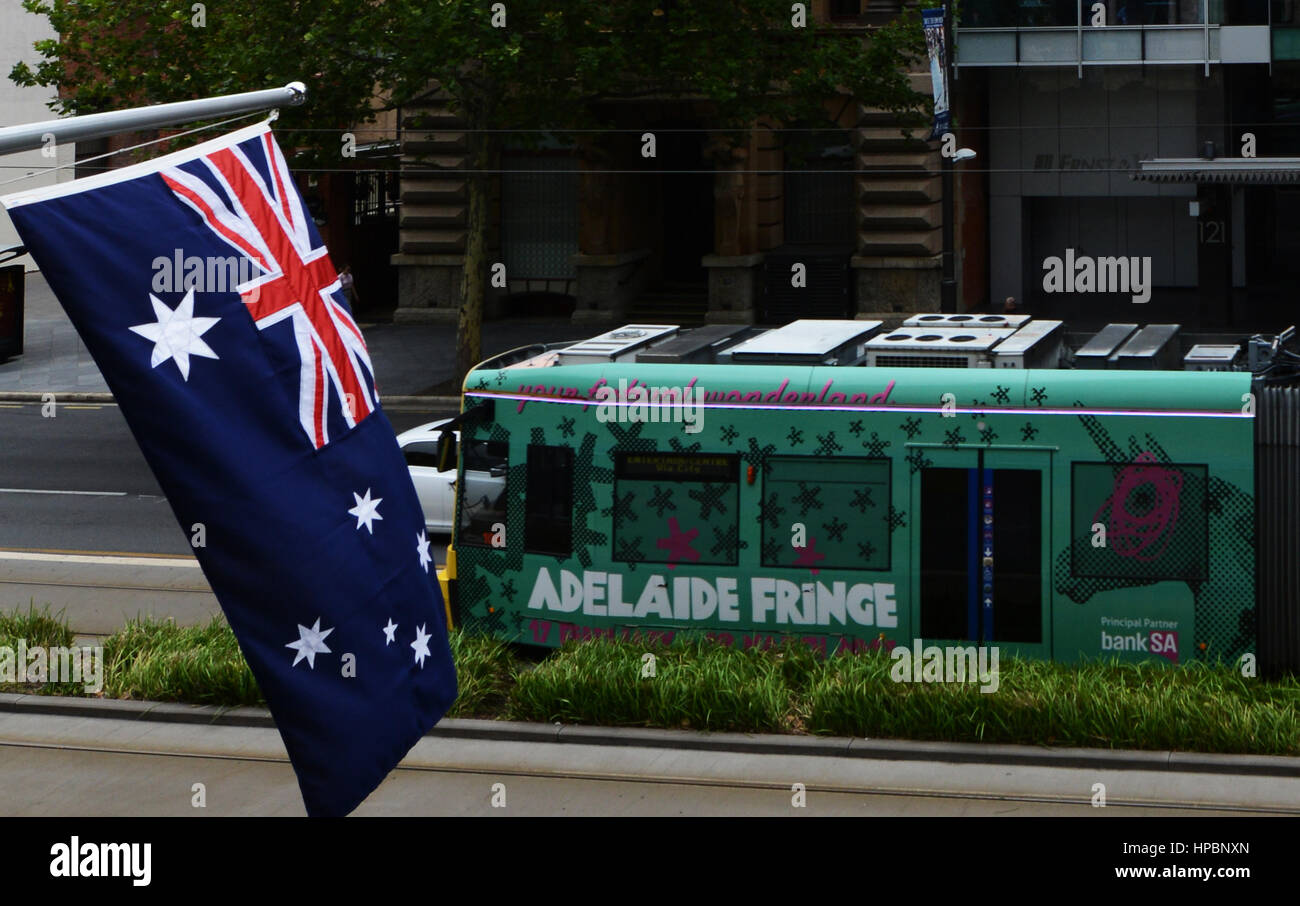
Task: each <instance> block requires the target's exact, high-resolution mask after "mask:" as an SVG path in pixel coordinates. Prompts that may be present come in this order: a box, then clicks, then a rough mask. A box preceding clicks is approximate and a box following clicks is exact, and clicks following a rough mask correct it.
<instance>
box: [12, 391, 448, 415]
mask: <svg viewBox="0 0 1300 906" xmlns="http://www.w3.org/2000/svg"><path fill="white" fill-rule="evenodd" d="M51 393H52V394H54V401H55V402H58V403H114V404H115V403H116V402H117V399H116V398H115V397H114V396H113V394H111V393H107V392H104V391H97V392H90V391H85V390H0V402H8V403H43V402H45V397H46V395H47V394H51ZM380 402H381V403H382V404H383V405H384V407H385V408H388V409H394V410H399V409H402V408H407V407H413V408H420V409H454V410H456V411H460V397H458V396H409V395H408V396H384V397H381V398H380Z"/></svg>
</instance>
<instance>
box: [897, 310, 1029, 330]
mask: <svg viewBox="0 0 1300 906" xmlns="http://www.w3.org/2000/svg"><path fill="white" fill-rule="evenodd" d="M1031 317H1032V316H1030V315H940V314H928V315H912V317H910V318H908V319H907V320H906V321H904V322H903V326H904V327H965V328H968V329H980V330H982V329H984V328H986V327H1023V326H1024V325H1025V324H1026V323H1027V322H1028V321H1029V320H1030V319H1031Z"/></svg>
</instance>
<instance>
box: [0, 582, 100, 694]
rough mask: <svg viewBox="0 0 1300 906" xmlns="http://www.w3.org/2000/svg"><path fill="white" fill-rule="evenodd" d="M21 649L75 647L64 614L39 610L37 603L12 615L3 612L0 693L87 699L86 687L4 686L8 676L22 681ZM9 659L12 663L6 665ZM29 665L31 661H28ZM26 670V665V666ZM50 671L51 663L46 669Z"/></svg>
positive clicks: (0, 618) (0, 616) (68, 684)
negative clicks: (71, 696)
mask: <svg viewBox="0 0 1300 906" xmlns="http://www.w3.org/2000/svg"><path fill="white" fill-rule="evenodd" d="M20 646H21V647H22V648H26V649H28V650H30V649H32V648H37V647H40V648H45V649H47V650H48V649H50V648H70V647H72V630H71V629H69V628H68V624H67V620H66V619H65V618H64V616H63V613H62V611H60V612H59V613H58V614H52V613H50V609H49V607H48V606H46V607H44V608H42V609H40V610H37V609H36V603H35V602H34V601H33V602H30V603H29V604H28V605H27V610H26V611H24V610H23V609H22V608H21V607H16V608H14V611H13V613H3V612H0V692H18V693H24V694H28V695H31V694H36V695H84V694H85V684H84V683H71V682H59V683H49V682H42V683H23V682H5V681H4V677H5V676H6V675H9V676H12V677H13V678H14V679H15V680H17V679H19V678H20V677H19V664H18V656H19V651H20ZM6 658H8V659H10V660H8V661H7V662H6ZM29 663H30V661H29ZM23 666H24V667H25V666H27V665H26V664H24V665H23ZM45 669H47V670H48V663H47V664H46V665H45ZM23 677H24V678H25V677H26V672H25V671H24V672H23Z"/></svg>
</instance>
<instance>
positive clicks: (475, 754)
mask: <svg viewBox="0 0 1300 906" xmlns="http://www.w3.org/2000/svg"><path fill="white" fill-rule="evenodd" d="M0 750H2V751H3V753H4V756H3V757H0V789H4V790H9V791H15V792H17V793H18V794H19V795H20V796H21V797H23V798H22V802H23V803H25V804H23V805H22V808H33V809H35V808H38V807H43V803H47V802H48V801H52V799H51V797H53V798H54V799H58V798H60V797H63V798H67V797H68V796H69V793H68V792H67V791H66V790H65V789H63V787H64V786H66V785H67V784H74V785H77V784H84V785H86V786H87V788H88V789H92V790H93V791H100V790H103V791H104V792H103V794H102V795H105V796H109V797H110V802H109V804H108V805H106V806H105V807H103V808H98V809H97V808H90V809H88V810H87V811H84V812H82V813H87V814H155V813H159V809H162V811H164V812H165V811H166V809H167V808H177V809H179V808H180V806H178V805H176V803H173V802H172V801H171V798H168V799H167V802H165V803H162V804H160V803H159V801H157V800H158V799H159V797H164V796H165V797H173V796H174V794H175V790H173V789H172V788H171V787H172V786H174V785H175V784H173V783H171V782H167V781H158V780H156V778H168V777H176V778H181V779H182V780H183V782H184V789H186V790H188V789H189V784H191V783H192V782H194V781H195V780H198V781H204V782H210V783H212V784H213V785H216V784H217V783H218V782H219V783H222V784H234V783H235V781H234V778H240V780H239V785H238V786H237V788H236V786H231V787H229V788H226V789H225V790H224V792H222V793H221V794H220V795H221V797H222V800H223V801H227V802H234V801H241V802H242V801H243V800H242V799H241V798H240V797H245V796H247V797H252V796H253V791H255V790H257V789H261V790H262V793H261V794H260V795H267V791H273V792H274V793H275V795H276V796H280V794H282V793H284V787H285V785H286V784H287V785H288V786H289V789H290V790H292V784H293V780H292V778H293V772H292V769H291V766H290V764H289V761H288V759H287V757H286V755H285V753H284V749H283V744H282V742H281V741H280V738H279V734H278V733H277V732H276V731H275V730H274V729H271V728H263V727H256V728H254V727H231V726H213V725H202V724H200V725H194V724H189V725H178V724H171V723H167V722H160V721H156V720H151V719H148V718H142V719H137V720H114V719H99V718H68V717H56V716H52V715H42V716H35V715H22V716H20V715H8V714H0ZM42 766H45V768H48V770H46V769H44V768H42ZM33 777H39V780H38V781H37V785H36V787H35V788H32V789H28V786H29V785H30V784H31V783H32V778H33ZM177 782H180V781H177ZM1098 782H1101V783H1104V784H1105V786H1106V788H1107V790H1109V794H1108V795H1107V797H1106V801H1105V807H1104V808H1094V807H1093V801H1092V793H1091V791H1092V789H1093V787H1094V784H1096V783H1098ZM92 783H93V786H91V784H92ZM495 784H504V785H505V787H507V788H509V789H510V790H511V791H512V794H511V795H512V797H515V798H513V799H512V802H523V803H524V804H525V805H526V810H527V812H528V813H529V814H547V813H552V812H553V813H566V814H587V813H591V814H602V813H604V812H603V811H602V809H603V808H606V807H607V806H608V807H610V808H616V809H621V810H624V811H628V810H631V811H632V812H636V813H650V812H653V813H661V812H662V813H677V814H695V813H699V814H706V813H707V814H727V813H731V812H729V811H728V809H730V808H732V807H733V806H734V809H735V813H736V814H756V813H762V814H785V813H786V811H785V810H786V809H788V808H790V801H791V795H792V789H793V786H792V785H794V786H798V788H799V790H800V792H801V794H802V796H803V797H805V798H806V799H807V802H808V803H809V812H808V813H809V814H843V815H849V814H858V815H861V814H900V815H902V814H920V813H924V814H988V815H995V814H1011V813H1016V814H1036V815H1037V814H1041V815H1060V814H1080V813H1083V814H1090V815H1139V814H1145V815H1166V816H1168V815H1187V816H1209V815H1222V816H1228V815H1236V816H1260V817H1263V816H1291V817H1294V816H1296V815H1300V781H1296V780H1292V779H1289V778H1280V777H1250V776H1246V775H1219V776H1217V777H1207V775H1204V774H1196V773H1191V772H1171V771H1168V770H1160V771H1145V770H1131V769H1121V768H1109V767H1105V766H1096V767H1088V768H1067V767H1053V768H1042V767H1018V766H1012V765H1006V764H983V763H980V764H956V763H949V762H943V761H936V760H928V761H927V760H915V759H912V760H899V761H878V760H870V761H868V760H858V759H845V758H842V757H834V756H831V757H827V756H825V755H818V754H808V753H803V754H791V755H778V754H751V753H743V752H735V751H731V752H716V751H701V750H694V751H692V750H688V749H664V748H657V749H652V748H646V747H644V746H640V745H637V744H635V743H629V744H627V745H617V746H614V745H593V744H590V743H588V744H580V743H568V744H556V743H543V742H535V741H521V740H517V739H515V740H512V739H490V740H489V739H468V738H457V737H454V736H452V737H440V736H437V735H436V734H435V735H432V736H428V737H425V738H423V739H422V740H420V742H419V743H417V745H416V746H415V748H413V749H412V750H411V752H410V753H409V754H408V755H407V757H406V758H405V759H404V760H403V762H402V763H401V764H400V765H398V767H397V768H396V769H395V771H394V772H393V774H392V775H391V776H390V778H389V780H388V781H386V782H385V784H384V785H383V786H382V787H381V788H380V790H379V791H377V792H376V794H375V795H374V797H372V801H370V802H369V804H368V806H367V808H368V809H370V810H371V811H370V813H374V814H390V813H391V814H396V813H400V814H425V813H442V812H443V811H444V810H446V809H451V810H452V811H457V812H459V813H476V812H475V809H478V810H479V811H481V812H486V811H488V810H487V809H486V808H485V806H486V800H487V794H486V791H488V790H490V789H491V788H493V786H494V785H495ZM945 784H946V785H945ZM42 787H45V788H46V789H44V790H43V789H42ZM245 787H247V791H245ZM114 790H116V793H114V792H113V791H114ZM1066 791H1073V793H1074V794H1073V795H1070V794H1067V793H1066ZM471 793H473V795H470V794H471ZM96 795H98V793H96ZM113 797H115V798H113ZM447 797H451V798H452V799H456V800H457V801H458V802H460V803H461V804H460V805H457V806H455V807H454V808H452V807H451V806H450V805H449V804H448V803H449V802H450V801H451V800H450V799H448V798H447ZM457 797H459V798H457ZM476 797H478V798H476ZM281 798H284V799H285V801H288V802H290V803H291V805H292V806H294V807H297V803H296V802H292V796H287V797H281ZM480 798H481V799H482V802H480V801H479V799H480ZM67 801H69V802H72V803H73V805H70V806H69V807H70V808H73V807H80V806H79V805H78V803H79V802H80V800H75V799H67ZM261 801H262V800H260V799H257V798H255V797H254V798H249V799H248V800H247V801H246V802H243V804H242V805H241V806H240V813H242V814H266V813H268V812H272V813H280V811H282V810H283V808H288V807H289V806H288V805H283V804H282V805H281V806H277V807H276V808H274V809H271V808H263V807H262V806H261V804H260V803H261ZM277 801H279V800H277ZM596 803H605V804H607V805H600V806H599V807H597V806H596V805H595V804H596ZM278 810H279V811H278Z"/></svg>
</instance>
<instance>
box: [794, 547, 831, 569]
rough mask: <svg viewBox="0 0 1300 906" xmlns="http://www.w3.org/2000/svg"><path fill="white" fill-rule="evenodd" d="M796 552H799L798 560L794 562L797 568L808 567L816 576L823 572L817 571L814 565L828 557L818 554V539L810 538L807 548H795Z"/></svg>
mask: <svg viewBox="0 0 1300 906" xmlns="http://www.w3.org/2000/svg"><path fill="white" fill-rule="evenodd" d="M795 550H797V551H798V552H799V556H798V558H797V559H796V560H795V561H794V565H795V566H806V567H808V568H809V569H811V570H812V574H813V575H814V576H815V575H817V574H818V573H819V572H821V570H819V569H817V567H815V566H814V565H813V564H814V563H816V562H817V561H818V560H825V559H826V555H825V554H819V553H817V539H816V538H809V539H808V546H807V547H802V548H799V547H797V548H795Z"/></svg>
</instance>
